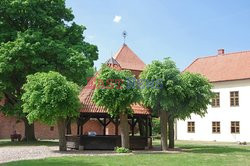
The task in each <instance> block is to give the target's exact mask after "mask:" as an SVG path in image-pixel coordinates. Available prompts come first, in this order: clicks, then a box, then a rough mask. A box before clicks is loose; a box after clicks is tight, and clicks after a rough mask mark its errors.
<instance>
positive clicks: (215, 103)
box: [212, 92, 220, 107]
mask: <svg viewBox="0 0 250 166" xmlns="http://www.w3.org/2000/svg"><path fill="white" fill-rule="evenodd" d="M214 94H215V96H214V98H213V99H212V107H220V93H219V92H217V93H214Z"/></svg>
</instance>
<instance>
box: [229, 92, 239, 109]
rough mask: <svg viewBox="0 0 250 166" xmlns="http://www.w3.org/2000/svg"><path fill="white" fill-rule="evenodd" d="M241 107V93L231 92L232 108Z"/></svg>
mask: <svg viewBox="0 0 250 166" xmlns="http://www.w3.org/2000/svg"><path fill="white" fill-rule="evenodd" d="M239 106H240V93H239V91H230V107H239Z"/></svg>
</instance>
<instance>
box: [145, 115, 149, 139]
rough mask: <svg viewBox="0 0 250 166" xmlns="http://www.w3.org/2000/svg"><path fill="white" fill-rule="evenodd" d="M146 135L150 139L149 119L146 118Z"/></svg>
mask: <svg viewBox="0 0 250 166" xmlns="http://www.w3.org/2000/svg"><path fill="white" fill-rule="evenodd" d="M145 127H146V134H145V136H146V137H148V117H146V126H145Z"/></svg>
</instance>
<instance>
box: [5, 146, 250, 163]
mask: <svg viewBox="0 0 250 166" xmlns="http://www.w3.org/2000/svg"><path fill="white" fill-rule="evenodd" d="M154 144H155V145H158V144H159V141H154ZM176 146H177V147H179V148H181V149H182V150H183V152H181V153H177V154H160V153H159V154H137V153H136V154H131V155H119V156H80V157H60V158H47V159H42V160H28V161H17V162H11V163H8V164H5V165H9V166H32V165H36V166H43V165H45V166H46V165H53V166H57V165H58V166H63V165H72V166H74V165H75V166H79V165H84V166H165V165H170V166H172V165H173V166H175V165H176V166H179V165H184V166H185V165H191V166H200V165H212V166H217V165H218V166H221V165H231V166H245V165H250V146H248V145H247V146H240V145H237V144H236V143H216V142H214V143H213V142H189V141H177V144H176Z"/></svg>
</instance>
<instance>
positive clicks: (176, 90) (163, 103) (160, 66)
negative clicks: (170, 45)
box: [140, 58, 183, 151]
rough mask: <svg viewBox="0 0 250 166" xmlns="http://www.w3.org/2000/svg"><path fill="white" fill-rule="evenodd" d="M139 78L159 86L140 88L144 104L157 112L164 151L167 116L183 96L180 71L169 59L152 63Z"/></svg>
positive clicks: (165, 147) (165, 146)
mask: <svg viewBox="0 0 250 166" xmlns="http://www.w3.org/2000/svg"><path fill="white" fill-rule="evenodd" d="M140 78H141V79H143V80H147V81H148V82H151V83H152V82H155V84H159V82H160V86H158V87H157V86H156V85H154V86H153V87H152V86H151V87H147V88H142V90H141V92H142V97H143V101H144V104H145V105H146V106H148V107H151V108H152V110H155V111H158V112H159V114H160V123H161V146H162V150H163V151H166V150H167V148H168V146H167V127H168V124H167V122H168V115H169V113H170V112H171V108H173V106H175V105H176V103H177V102H178V100H180V98H181V97H182V96H183V95H182V87H181V86H180V84H181V77H180V71H179V70H178V69H177V67H176V65H175V63H174V62H173V61H172V60H170V59H169V58H166V59H164V61H163V62H160V61H153V62H152V64H150V65H148V66H147V67H146V69H145V70H144V71H143V72H142V74H141V75H140Z"/></svg>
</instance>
